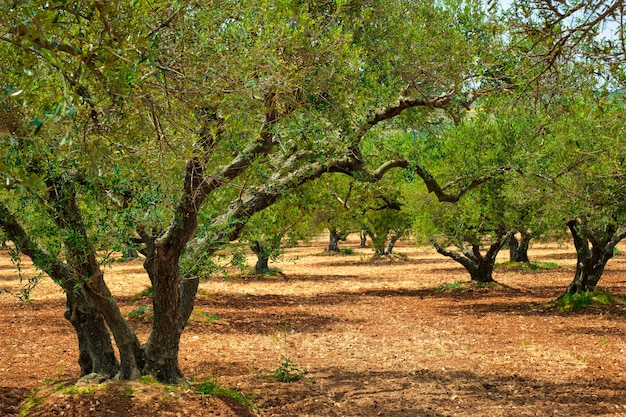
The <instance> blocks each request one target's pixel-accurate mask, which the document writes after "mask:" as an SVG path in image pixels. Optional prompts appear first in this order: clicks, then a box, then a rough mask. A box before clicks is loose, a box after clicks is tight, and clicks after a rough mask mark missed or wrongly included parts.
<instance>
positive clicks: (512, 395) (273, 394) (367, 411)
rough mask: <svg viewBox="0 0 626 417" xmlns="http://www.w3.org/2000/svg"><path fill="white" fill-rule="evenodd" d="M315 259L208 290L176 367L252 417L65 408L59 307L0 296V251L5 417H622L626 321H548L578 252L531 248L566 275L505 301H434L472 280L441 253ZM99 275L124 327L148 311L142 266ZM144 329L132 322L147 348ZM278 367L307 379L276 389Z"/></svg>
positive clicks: (516, 274) (104, 398) (504, 291)
mask: <svg viewBox="0 0 626 417" xmlns="http://www.w3.org/2000/svg"><path fill="white" fill-rule="evenodd" d="M324 244H325V242H324V241H316V242H313V243H312V244H310V245H301V246H299V247H297V248H293V249H290V250H288V251H287V253H286V254H285V255H284V257H283V258H282V259H281V261H280V262H278V263H275V264H273V265H272V266H275V267H278V268H280V269H281V270H282V272H283V273H284V276H281V277H265V278H256V277H245V276H241V275H240V274H239V273H237V272H236V271H233V273H232V274H231V275H230V277H229V278H227V279H225V278H223V277H214V278H212V279H210V280H208V281H206V282H203V283H202V284H201V293H200V295H199V297H198V300H197V303H196V311H195V312H194V314H193V315H192V320H191V322H190V324H189V326H188V328H187V329H186V330H185V333H184V334H183V337H182V348H181V352H180V363H181V367H182V369H183V371H184V372H185V374H186V376H187V377H188V378H189V380H191V381H202V380H207V379H213V380H216V381H217V382H219V384H220V385H221V386H223V387H229V388H232V389H235V390H237V391H240V392H242V393H244V394H246V395H249V396H250V397H251V398H252V399H253V401H254V403H255V404H256V406H257V407H258V410H256V411H250V410H249V409H246V408H245V407H243V406H239V405H238V404H236V403H235V402H234V401H232V400H230V399H228V398H218V397H205V396H204V397H203V396H200V395H197V394H195V393H194V392H193V390H191V389H190V388H185V387H182V388H176V389H174V388H172V390H171V392H170V391H168V390H164V388H163V387H160V386H158V385H157V386H151V385H146V384H141V383H139V382H132V383H120V382H117V383H115V382H114V383H109V384H101V385H94V386H93V387H92V388H91V391H90V392H89V393H87V394H83V395H77V394H72V393H71V391H69V390H68V388H67V387H68V386H71V384H73V383H74V382H75V381H76V378H77V377H78V374H79V368H78V365H77V363H76V359H77V344H76V340H75V335H74V332H73V331H72V328H71V326H70V324H69V323H68V322H67V321H65V319H64V318H63V308H64V297H63V294H62V293H61V291H60V290H59V289H58V288H56V287H55V286H54V284H53V283H52V282H50V280H48V279H46V280H44V281H43V282H42V283H41V284H40V285H39V286H38V287H37V288H36V289H35V291H34V292H33V297H34V301H33V302H31V303H22V302H20V301H19V300H17V299H16V298H15V297H14V296H12V295H10V294H8V293H6V292H5V291H3V290H4V289H6V290H10V291H14V290H16V289H18V288H19V278H18V276H17V273H16V271H15V268H14V266H13V265H12V264H11V262H10V260H9V257H8V255H7V253H6V251H3V252H1V253H0V291H1V292H2V294H0V416H5V415H8V416H12V415H17V410H18V406H19V403H20V401H22V399H24V398H25V397H26V396H29V395H30V398H31V399H33V398H34V399H37V398H41V399H42V400H43V397H48V398H47V400H46V402H44V403H43V404H41V405H40V406H39V407H35V408H34V409H33V411H32V412H31V414H29V415H41V416H60V415H65V416H107V415H110V416H114V415H119V416H121V415H130V416H132V415H136V416H157V415H158V416H211V415H215V416H218V415H219V416H239V417H241V416H252V415H255V414H260V415H262V416H378V415H380V416H433V417H439V416H558V415H564V416H608V415H611V416H613V415H624V416H626V320H625V319H626V310H625V309H624V307H622V306H612V307H592V308H589V309H587V310H584V311H583V312H579V313H569V314H565V313H560V312H558V311H553V310H547V309H545V308H544V307H545V305H546V304H547V303H548V302H550V301H552V300H554V299H555V298H556V297H557V296H558V295H560V294H561V293H562V291H563V290H564V289H565V287H566V286H567V284H568V283H569V281H570V280H571V278H572V276H573V268H574V264H575V252H574V250H573V249H572V247H570V246H567V245H566V246H563V245H557V244H537V245H535V246H534V247H533V248H532V250H531V252H530V256H531V258H532V259H533V260H538V261H543V262H546V261H553V262H557V263H558V264H559V265H560V266H561V268H560V269H550V270H542V271H537V272H532V273H528V272H526V273H524V272H521V271H519V270H517V271H516V270H511V269H503V268H500V269H497V270H496V273H495V278H496V279H497V280H498V281H499V282H500V283H502V284H505V285H506V286H508V287H499V288H465V289H464V290H448V291H440V290H438V288H440V287H441V286H442V285H443V284H444V283H453V282H458V281H466V280H467V279H468V275H466V273H465V272H464V270H463V269H462V268H461V267H460V266H458V264H456V263H454V262H452V261H450V260H447V259H445V258H443V257H442V256H440V255H438V254H436V253H435V252H434V251H431V250H425V249H416V248H415V247H414V246H412V245H410V244H408V243H407V244H404V245H401V246H400V247H399V248H398V249H397V252H398V253H400V254H403V255H406V259H400V258H397V259H396V260H395V261H394V262H378V263H372V262H369V258H370V256H371V253H372V251H371V249H356V250H355V252H356V253H355V254H354V255H343V256H342V255H334V256H328V255H326V254H324V253H323V249H324ZM356 246H357V242H356V241H349V242H347V243H346V244H344V245H343V247H350V248H355V247H356ZM620 249H621V253H625V249H624V248H620ZM506 256H507V254H506V253H503V254H502V258H501V261H502V262H504V261H506ZM250 265H252V259H251V260H250ZM23 268H26V265H24V266H23ZM29 274H30V275H29ZM32 274H33V272H32V270H29V269H28V268H26V269H25V275H26V276H31V275H32ZM106 276H107V281H108V282H109V284H110V287H111V290H112V292H113V294H114V295H116V297H117V299H118V301H119V303H120V305H121V308H122V310H123V311H124V312H125V313H128V312H130V311H132V310H136V309H138V308H140V307H141V306H142V305H143V304H148V305H149V299H148V298H142V299H139V300H136V301H131V296H133V295H135V294H138V293H139V292H141V290H143V289H144V288H145V287H146V286H148V278H147V276H146V275H145V274H144V272H143V269H142V267H141V261H132V262H126V263H119V262H116V263H114V264H113V265H112V267H111V268H110V269H109V268H108V267H107V270H106ZM601 287H602V288H605V289H609V290H610V291H612V292H614V293H615V294H622V295H623V294H626V256H624V255H617V256H616V257H615V258H614V259H612V260H611V261H610V262H609V265H608V270H607V271H606V273H605V276H604V277H603V279H602V281H601ZM207 313H208V314H210V315H214V316H217V318H218V319H217V320H216V321H212V320H211V319H210V316H208V315H207ZM149 320H150V317H149V312H148V313H146V314H144V315H142V316H140V317H139V318H136V319H132V320H131V324H132V325H133V326H134V328H135V329H136V330H137V331H138V333H139V337H140V339H141V340H142V341H143V340H145V339H146V338H147V332H148V331H149ZM285 358H289V360H290V361H292V362H293V363H294V364H296V365H297V366H298V368H299V369H304V368H306V370H307V371H308V373H307V374H306V376H305V377H304V379H301V380H300V381H297V382H291V383H283V382H277V381H276V380H275V379H274V378H273V375H274V371H275V370H276V369H277V368H279V367H280V366H281V364H283V363H284V362H285ZM153 385H156V384H153ZM60 387H65V388H64V389H60ZM35 388H38V389H39V391H38V394H36V395H33V394H31V392H32V390H33V389H35ZM55 392H56V393H55ZM38 395H39V397H38ZM38 412H39V413H40V414H37V413H38Z"/></svg>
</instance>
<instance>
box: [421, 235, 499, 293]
mask: <svg viewBox="0 0 626 417" xmlns="http://www.w3.org/2000/svg"><path fill="white" fill-rule="evenodd" d="M509 236H510V234H509V233H507V234H504V235H500V236H499V237H498V238H497V239H496V240H494V241H493V242H492V243H491V245H490V246H489V248H488V249H487V252H486V253H485V255H483V254H482V253H481V251H480V244H479V243H472V244H471V247H468V246H467V245H465V244H464V243H460V242H458V243H455V245H456V246H457V247H458V248H459V249H460V250H461V253H459V252H455V251H452V250H449V249H447V248H446V247H444V246H442V245H441V244H439V243H438V242H436V241H433V242H432V243H433V245H434V246H435V249H437V252H439V253H440V254H442V255H444V256H447V257H449V258H452V259H453V260H455V261H456V262H458V263H460V264H461V265H463V267H464V268H465V269H466V270H467V272H468V273H469V274H470V277H471V280H472V281H474V282H479V283H488V282H494V281H495V280H494V279H493V267H494V265H495V263H496V257H497V256H498V253H499V252H500V249H502V247H503V246H504V244H505V243H506V241H507V240H508V239H509Z"/></svg>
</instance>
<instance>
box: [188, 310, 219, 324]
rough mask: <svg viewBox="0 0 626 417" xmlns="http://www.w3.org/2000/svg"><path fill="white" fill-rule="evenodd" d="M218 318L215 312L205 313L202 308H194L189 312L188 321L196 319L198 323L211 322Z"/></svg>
mask: <svg viewBox="0 0 626 417" xmlns="http://www.w3.org/2000/svg"><path fill="white" fill-rule="evenodd" d="M219 319H220V318H219V317H218V316H216V315H215V314H211V313H207V312H206V311H202V310H194V311H193V312H192V314H191V317H189V320H190V321H196V322H200V323H213V322H215V321H218V320H219Z"/></svg>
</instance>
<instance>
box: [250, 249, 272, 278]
mask: <svg viewBox="0 0 626 417" xmlns="http://www.w3.org/2000/svg"><path fill="white" fill-rule="evenodd" d="M250 249H251V250H252V252H253V253H254V254H255V255H256V257H257V261H256V264H255V265H254V273H255V274H257V275H263V274H266V273H267V272H268V271H269V270H270V268H269V260H270V257H269V253H268V251H267V250H266V249H265V248H264V247H263V246H261V243H260V242H259V241H256V242H254V244H252V245H250Z"/></svg>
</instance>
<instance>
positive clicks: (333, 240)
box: [328, 228, 348, 252]
mask: <svg viewBox="0 0 626 417" xmlns="http://www.w3.org/2000/svg"><path fill="white" fill-rule="evenodd" d="M328 231H329V239H328V252H339V242H340V241H341V242H345V240H346V239H347V238H348V234H347V233H342V232H341V231H339V230H337V229H335V228H330V229H329V230H328Z"/></svg>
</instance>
